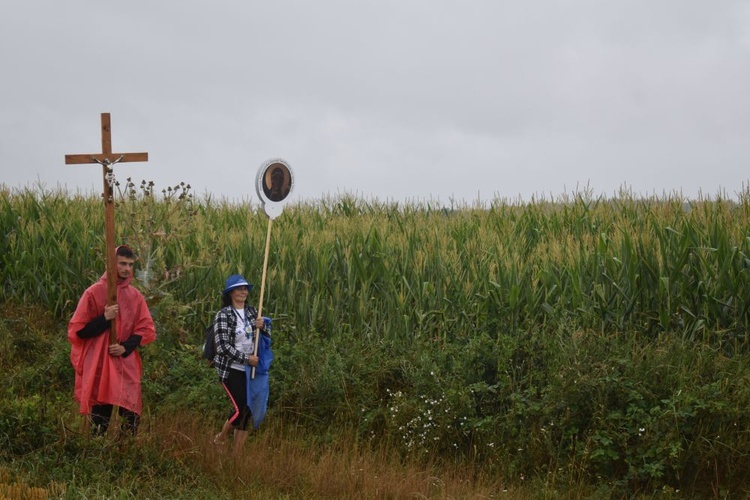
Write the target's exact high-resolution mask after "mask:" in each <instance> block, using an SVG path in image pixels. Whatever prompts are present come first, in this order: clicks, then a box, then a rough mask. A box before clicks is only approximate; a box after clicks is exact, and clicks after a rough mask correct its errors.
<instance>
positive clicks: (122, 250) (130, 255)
mask: <svg viewBox="0 0 750 500" xmlns="http://www.w3.org/2000/svg"><path fill="white" fill-rule="evenodd" d="M115 255H117V256H118V257H125V258H126V259H135V253H134V252H133V249H132V248H130V247H129V246H127V245H120V246H119V247H117V251H116V252H115Z"/></svg>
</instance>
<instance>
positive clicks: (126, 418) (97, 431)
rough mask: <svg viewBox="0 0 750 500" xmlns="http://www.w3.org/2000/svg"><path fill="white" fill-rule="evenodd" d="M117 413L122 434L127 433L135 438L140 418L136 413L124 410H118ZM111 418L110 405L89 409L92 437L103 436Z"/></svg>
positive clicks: (95, 406)
mask: <svg viewBox="0 0 750 500" xmlns="http://www.w3.org/2000/svg"><path fill="white" fill-rule="evenodd" d="M118 413H119V415H120V417H121V418H122V419H123V421H122V425H121V426H120V428H121V429H122V431H123V432H129V433H130V434H132V435H133V436H135V433H136V431H137V430H138V422H139V421H140V417H139V416H138V414H137V413H135V412H132V411H130V410H126V409H125V408H122V407H120V408H118ZM111 418H112V405H94V406H92V407H91V434H92V435H94V436H103V435H104V434H106V433H107V428H108V427H109V420H110V419H111Z"/></svg>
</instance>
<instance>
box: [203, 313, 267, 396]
mask: <svg viewBox="0 0 750 500" xmlns="http://www.w3.org/2000/svg"><path fill="white" fill-rule="evenodd" d="M232 309H233V308H232V306H231V305H230V306H227V307H223V308H221V309H220V310H219V312H217V313H216V318H215V320H214V335H215V337H216V356H214V368H216V373H217V374H218V375H219V379H220V380H221V381H222V382H223V381H225V380H226V379H227V378H229V370H230V369H231V365H232V363H240V364H243V365H244V364H245V362H246V361H247V356H245V354H243V353H241V352H240V351H238V350H237V349H235V347H234V337H235V331H236V329H237V315H236V314H235V313H234V311H232ZM245 317H246V318H247V319H248V320H249V321H250V324H251V325H253V332H252V335H253V336H254V335H255V330H254V328H255V318H257V317H258V311H257V310H256V309H255V308H254V307H252V306H248V305H246V306H245ZM260 334H261V335H265V336H268V337H270V336H271V325H270V324H268V323H267V324H266V327H265V328H264V329H262V330H261V331H260Z"/></svg>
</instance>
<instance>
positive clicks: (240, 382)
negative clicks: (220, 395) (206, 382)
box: [222, 369, 250, 431]
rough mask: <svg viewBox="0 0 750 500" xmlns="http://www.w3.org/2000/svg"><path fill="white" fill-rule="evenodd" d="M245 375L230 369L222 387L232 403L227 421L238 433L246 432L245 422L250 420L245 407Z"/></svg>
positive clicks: (248, 409)
mask: <svg viewBox="0 0 750 500" xmlns="http://www.w3.org/2000/svg"><path fill="white" fill-rule="evenodd" d="M246 377H247V375H245V372H244V371H240V370H235V369H230V370H229V378H227V379H226V380H225V381H224V382H222V385H223V386H224V389H225V390H226V391H227V394H228V395H229V399H230V400H231V401H232V411H231V412H229V417H228V420H229V421H230V422H231V423H232V426H233V427H234V428H235V429H237V430H240V431H246V430H247V422H248V421H249V420H250V408H248V407H247V379H246Z"/></svg>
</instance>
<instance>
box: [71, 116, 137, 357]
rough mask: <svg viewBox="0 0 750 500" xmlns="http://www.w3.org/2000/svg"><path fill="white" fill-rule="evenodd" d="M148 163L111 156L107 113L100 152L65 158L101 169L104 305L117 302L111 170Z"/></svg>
mask: <svg viewBox="0 0 750 500" xmlns="http://www.w3.org/2000/svg"><path fill="white" fill-rule="evenodd" d="M133 161H148V153H113V152H112V129H111V124H110V118H109V113H102V152H101V154H99V153H92V154H75V155H65V163H66V164H67V165H76V164H81V163H98V164H99V165H101V166H102V181H103V191H102V198H103V199H104V246H105V251H104V255H105V256H106V261H105V262H106V266H107V305H108V306H111V305H113V304H116V303H117V259H116V258H115V199H114V198H115V197H114V184H115V176H114V171H113V169H112V167H113V166H114V164H115V163H120V162H133ZM116 342H117V332H116V329H115V320H112V321H111V322H110V330H109V343H110V344H114V343H116Z"/></svg>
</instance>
